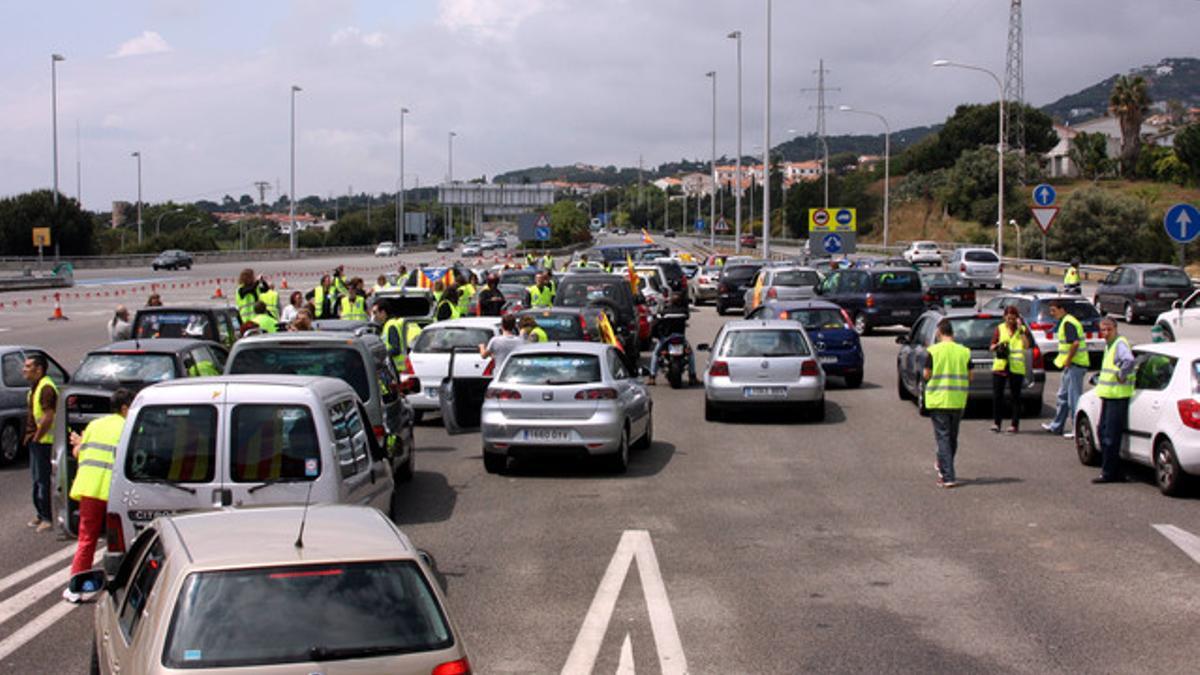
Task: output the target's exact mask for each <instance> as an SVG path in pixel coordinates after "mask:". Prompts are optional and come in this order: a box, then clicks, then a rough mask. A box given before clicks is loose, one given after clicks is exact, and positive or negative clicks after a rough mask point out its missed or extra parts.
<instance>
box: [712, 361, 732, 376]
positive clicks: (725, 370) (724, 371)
mask: <svg viewBox="0 0 1200 675" xmlns="http://www.w3.org/2000/svg"><path fill="white" fill-rule="evenodd" d="M708 374H709V375H712V376H713V377H729V364H728V363H726V362H724V361H713V362H712V364H711V365H709V366H708Z"/></svg>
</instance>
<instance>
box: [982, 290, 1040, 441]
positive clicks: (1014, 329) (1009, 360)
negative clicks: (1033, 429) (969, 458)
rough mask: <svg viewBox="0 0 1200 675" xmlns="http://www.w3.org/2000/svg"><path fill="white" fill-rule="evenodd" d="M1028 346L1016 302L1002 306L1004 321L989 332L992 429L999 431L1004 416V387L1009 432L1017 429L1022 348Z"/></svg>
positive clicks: (1027, 337) (1021, 380)
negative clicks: (1009, 421) (1005, 390)
mask: <svg viewBox="0 0 1200 675" xmlns="http://www.w3.org/2000/svg"><path fill="white" fill-rule="evenodd" d="M1031 348H1032V343H1031V342H1030V341H1029V331H1028V330H1026V328H1025V324H1024V322H1022V321H1021V310H1019V309H1017V306H1016V305H1009V306H1008V307H1005V308H1004V321H1003V322H1002V323H1001V324H1000V325H999V326H996V330H995V331H994V332H993V333H992V344H991V346H990V347H989V349H990V350H991V352H992V354H993V355H994V356H993V357H992V421H993V422H995V424H993V425H992V431H993V432H995V433H1000V422H1001V420H1003V419H1004V415H1003V413H1004V389H1005V387H1008V399H1009V400H1008V404H1009V407H1010V408H1012V426H1011V427H1009V428H1008V432H1009V433H1010V434H1015V433H1017V432H1018V431H1019V430H1020V428H1021V386H1022V385H1023V384H1025V374H1026V372H1028V370H1027V368H1026V367H1025V351H1026V350H1027V349H1031Z"/></svg>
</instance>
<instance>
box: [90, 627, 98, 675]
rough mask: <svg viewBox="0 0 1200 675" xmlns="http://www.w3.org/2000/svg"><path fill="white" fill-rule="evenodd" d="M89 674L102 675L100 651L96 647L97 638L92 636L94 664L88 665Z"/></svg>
mask: <svg viewBox="0 0 1200 675" xmlns="http://www.w3.org/2000/svg"><path fill="white" fill-rule="evenodd" d="M88 673H90V674H91V675H100V649H99V648H98V647H97V646H96V637H95V636H92V662H91V663H90V664H89V665H88Z"/></svg>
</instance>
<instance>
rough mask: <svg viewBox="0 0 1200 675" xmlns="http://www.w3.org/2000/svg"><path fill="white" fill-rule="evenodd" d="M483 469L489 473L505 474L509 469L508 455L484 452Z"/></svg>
mask: <svg viewBox="0 0 1200 675" xmlns="http://www.w3.org/2000/svg"><path fill="white" fill-rule="evenodd" d="M483 468H484V470H485V471H487V472H488V473H495V474H503V473H504V470H505V469H507V468H508V455H502V454H500V453H498V452H488V451H487V450H484V451H483Z"/></svg>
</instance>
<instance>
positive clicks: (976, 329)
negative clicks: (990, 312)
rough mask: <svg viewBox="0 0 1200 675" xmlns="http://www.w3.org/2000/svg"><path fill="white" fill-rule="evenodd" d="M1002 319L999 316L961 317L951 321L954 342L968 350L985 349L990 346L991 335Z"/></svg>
mask: <svg viewBox="0 0 1200 675" xmlns="http://www.w3.org/2000/svg"><path fill="white" fill-rule="evenodd" d="M1003 320H1004V319H1003V318H1001V317H999V316H994V317H989V318H986V319H984V318H979V317H962V318H957V319H951V321H952V322H953V325H954V341H955V342H957V343H958V344H960V345H962V346H964V347H967V348H968V349H987V348H989V347H990V346H991V344H992V333H994V332H996V326H999V325H1000V323H1001V322H1002V321H1003Z"/></svg>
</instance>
